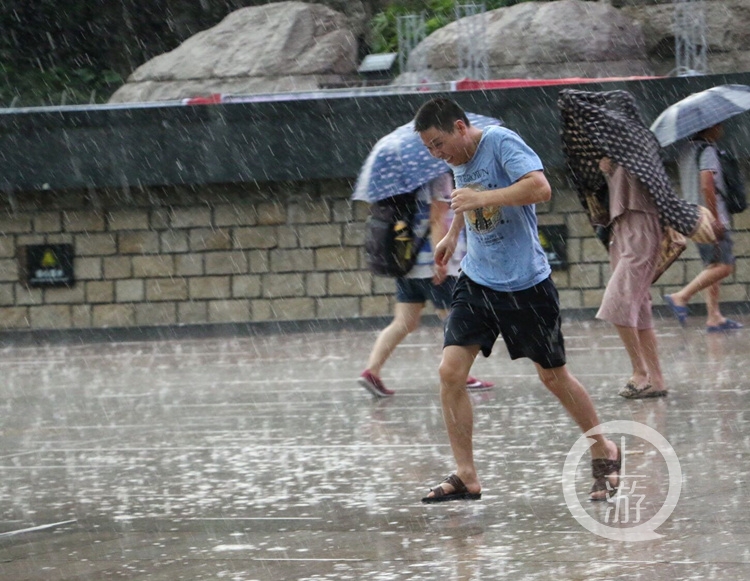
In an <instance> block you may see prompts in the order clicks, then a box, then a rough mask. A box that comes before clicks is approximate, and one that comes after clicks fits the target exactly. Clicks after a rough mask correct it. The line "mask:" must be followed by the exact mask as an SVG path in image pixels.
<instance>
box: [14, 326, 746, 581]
mask: <svg viewBox="0 0 750 581" xmlns="http://www.w3.org/2000/svg"><path fill="white" fill-rule="evenodd" d="M701 322H702V320H700V319H698V318H697V317H696V318H694V319H691V320H690V326H689V327H688V328H687V329H685V330H683V329H680V328H679V327H677V326H676V324H674V322H673V321H672V320H671V319H669V320H663V321H660V322H659V327H658V330H659V340H660V345H661V350H662V358H663V365H664V368H665V372H666V376H667V378H668V381H669V387H670V388H671V394H670V396H669V397H668V398H667V399H666V400H659V401H643V402H627V401H624V400H622V399H621V398H619V397H618V396H617V395H616V393H617V391H618V389H619V388H620V386H621V385H622V384H623V383H624V382H625V380H626V379H627V377H628V373H629V367H628V363H627V360H626V357H625V354H624V353H623V350H622V348H621V346H620V343H619V342H618V340H617V338H616V337H615V336H614V334H613V332H612V329H611V328H610V327H608V326H607V325H604V324H601V323H596V322H574V321H568V322H566V323H565V326H564V331H565V334H566V341H567V347H568V355H569V364H570V367H571V369H572V371H573V372H574V373H575V374H576V375H577V376H578V377H579V378H580V379H581V380H582V381H583V382H584V384H585V385H587V386H588V388H589V389H590V392H591V394H592V396H593V398H594V400H595V402H596V404H597V406H598V409H599V411H600V415H601V420H602V421H603V422H607V421H612V420H630V421H635V422H639V423H642V424H646V425H648V426H650V427H652V428H654V429H655V430H657V431H658V432H659V433H660V434H661V435H663V436H664V437H665V438H666V439H667V441H668V442H669V444H671V446H672V447H673V448H674V450H675V452H676V457H677V458H678V460H679V466H680V468H681V473H682V480H681V494H680V496H679V500H678V502H677V504H676V506H675V507H674V511H673V512H672V514H671V515H670V516H669V518H668V519H667V520H666V522H664V524H662V525H661V526H660V527H658V529H657V530H656V532H657V533H659V534H661V535H663V536H662V537H661V538H658V539H656V540H652V541H646V542H622V541H616V540H608V539H605V538H602V537H600V536H597V535H596V534H594V533H592V532H590V531H589V530H587V529H586V528H584V526H582V524H580V523H579V521H578V520H576V518H574V516H573V515H572V513H571V510H570V509H569V507H568V505H567V504H566V500H565V496H564V494H563V488H562V485H561V481H562V473H563V466H564V464H565V461H566V458H567V457H568V453H569V451H570V450H571V447H572V446H573V444H574V443H575V442H576V440H578V438H579V436H580V434H579V433H578V432H577V431H576V430H575V428H574V426H573V424H572V423H571V421H570V420H569V418H568V417H567V416H566V415H565V413H564V412H563V410H562V409H561V407H560V406H559V405H558V404H557V403H556V402H555V401H554V400H553V399H552V397H551V396H550V395H549V394H548V393H547V392H546V391H545V390H544V388H543V387H542V386H541V385H540V383H539V382H538V380H537V379H536V377H535V374H534V372H533V367H532V366H531V364H530V363H528V362H524V361H518V362H510V361H509V360H508V358H507V355H506V353H505V349H504V347H503V345H502V344H501V343H499V344H498V345H497V346H496V348H495V352H494V353H493V355H492V356H491V357H490V358H489V359H487V360H484V359H482V360H480V361H478V362H477V364H476V365H475V373H476V375H479V376H480V377H482V378H486V379H491V380H493V381H494V382H495V383H496V384H497V387H496V388H495V389H494V390H493V391H491V392H487V393H484V394H474V395H473V401H474V404H475V416H476V430H475V441H476V456H477V462H478V468H479V470H480V475H481V477H482V481H483V485H484V496H483V499H482V500H481V501H480V502H475V503H451V504H450V505H446V506H441V505H434V506H425V505H422V504H421V503H420V502H419V499H420V497H421V496H422V495H423V493H424V492H426V490H427V488H428V487H429V486H431V485H434V484H435V483H437V482H438V481H439V480H441V479H442V478H443V477H444V476H445V475H446V474H447V473H448V472H449V471H450V470H451V468H452V465H451V455H450V450H449V447H448V444H447V440H446V436H445V432H444V429H443V424H442V418H441V412H440V408H439V404H438V397H437V389H436V369H437V363H438V361H439V356H440V347H439V344H440V329H439V328H438V327H424V328H422V329H420V330H419V331H418V332H417V333H415V334H414V335H412V336H410V337H409V338H408V339H407V341H406V342H405V344H404V345H403V346H402V347H401V348H400V349H399V350H398V351H397V352H396V353H395V355H394V356H393V359H392V361H391V362H390V363H389V365H388V366H387V367H386V369H385V371H384V378H385V379H386V381H387V382H388V385H389V386H390V387H392V388H393V389H395V390H396V391H397V394H396V396H394V397H393V398H391V399H388V400H383V401H376V400H373V399H372V398H371V397H370V396H369V395H368V394H367V393H366V392H365V391H364V390H363V389H362V388H360V387H359V386H357V385H356V383H355V378H356V377H357V375H358V374H359V372H360V371H361V368H362V365H363V361H365V359H366V356H367V353H368V351H369V348H370V346H371V344H372V341H373V340H374V338H375V335H376V331H375V330H371V329H367V330H351V329H349V330H347V329H340V330H329V331H322V332H294V333H286V334H284V333H275V334H274V333H265V334H260V335H256V336H244V337H235V338H231V337H230V338H204V339H198V338H192V339H191V338H184V339H174V340H160V341H120V342H91V343H86V342H81V341H77V342H76V341H70V342H68V343H62V342H60V341H55V342H52V343H48V344H40V345H37V346H34V345H25V346H20V345H16V346H13V345H6V346H5V347H3V348H2V349H1V350H0V370H1V371H2V382H0V406H2V414H0V436H1V439H0V446H1V448H0V579H3V580H5V579H7V580H13V581H32V580H34V581H37V580H39V581H41V580H44V581H57V580H84V579H86V580H89V579H91V580H101V579H135V580H144V581H145V580H152V581H156V580H158V581H162V580H165V581H166V580H169V581H172V580H178V579H185V580H190V581H195V580H202V579H227V580H242V581H250V580H269V581H278V580H308V579H309V580H313V579H331V580H334V579H335V580H349V579H351V580H376V581H387V580H388V581H389V580H399V581H400V580H422V579H423V580H431V581H432V580H436V579H454V580H459V581H475V580H493V579H513V580H519V579H520V580H549V579H555V580H557V581H560V580H577V579H586V580H587V581H595V580H605V579H606V580H611V579H644V580H646V579H648V580H672V579H743V578H744V579H747V578H750V549H748V547H750V524H748V523H749V522H750V518H749V517H750V505H748V502H747V498H746V496H745V487H746V486H747V479H748V465H749V463H748V459H749V456H750V437H749V434H750V430H749V429H748V427H749V421H750V389H749V388H750V385H749V380H748V361H750V357H749V355H750V343H748V341H747V333H748V331H744V330H743V331H739V332H735V333H733V334H728V335H710V334H706V333H705V332H704V331H703V330H702V329H701V326H700V325H701ZM745 322H746V323H747V322H749V321H748V320H745ZM616 437H617V439H618V441H623V440H622V438H625V440H624V442H625V460H626V472H627V473H628V474H632V477H630V478H626V479H625V482H626V487H628V490H629V491H630V492H631V494H629V495H626V496H627V498H628V499H629V501H630V505H629V506H628V507H627V510H625V506H624V504H621V506H620V509H619V512H617V514H618V516H619V520H620V522H619V523H614V522H613V521H614V519H615V511H614V509H615V505H613V504H607V503H598V504H591V503H589V502H587V501H586V500H585V496H586V492H587V490H588V487H589V485H590V482H589V477H588V474H587V467H586V457H585V456H584V460H582V461H581V462H580V464H578V468H577V471H576V477H575V479H574V480H571V481H570V482H572V483H573V487H574V490H576V491H577V492H578V493H579V494H578V495H579V497H580V498H581V499H583V500H582V501H581V502H580V503H579V504H580V507H581V509H580V510H581V511H582V512H583V515H584V517H582V518H583V519H584V520H585V518H586V517H588V518H589V521H588V522H596V523H599V524H600V525H601V526H606V527H608V528H607V529H606V530H610V531H611V530H614V531H622V530H625V529H628V528H631V527H634V526H638V525H639V524H643V523H646V522H648V521H649V519H651V517H654V516H655V515H657V514H659V511H660V510H661V508H662V506H664V505H665V503H666V502H668V499H669V496H668V494H669V492H670V485H669V470H670V467H669V466H668V465H667V463H666V461H665V459H664V457H663V456H662V455H661V453H660V452H659V451H658V450H657V449H656V448H655V447H654V446H653V445H651V444H649V443H648V442H646V441H645V440H643V439H642V438H639V437H636V436H632V435H631V436H628V435H621V434H618V435H616ZM573 466H574V468H575V466H576V465H575V464H574V465H573ZM632 486H635V489H633V488H632ZM641 497H642V498H641ZM639 500H640V503H639V502H638V501H639ZM623 502H624V501H623ZM636 505H638V506H637V508H638V510H636ZM608 511H609V514H608ZM626 519H627V520H628V522H624V521H625V520H626Z"/></svg>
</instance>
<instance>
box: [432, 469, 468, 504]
mask: <svg viewBox="0 0 750 581" xmlns="http://www.w3.org/2000/svg"><path fill="white" fill-rule="evenodd" d="M443 483H447V484H450V485H451V486H452V487H453V492H445V489H444V488H443ZM430 492H432V493H433V496H425V497H424V498H423V499H422V502H424V503H425V504H430V503H433V502H446V501H448V500H479V499H480V498H482V493H481V492H469V491H468V490H467V489H466V485H465V484H464V482H463V480H461V479H460V478H459V477H458V476H457V475H456V474H451V475H450V476H448V478H446V479H445V480H443V482H441V483H440V484H438V485H437V486H436V487H435V488H430Z"/></svg>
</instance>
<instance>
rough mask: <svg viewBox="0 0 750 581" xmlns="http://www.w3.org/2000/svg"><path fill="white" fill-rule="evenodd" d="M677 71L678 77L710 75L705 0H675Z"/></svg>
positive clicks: (675, 70)
mask: <svg viewBox="0 0 750 581" xmlns="http://www.w3.org/2000/svg"><path fill="white" fill-rule="evenodd" d="M673 27H674V28H673V32H674V41H675V69H674V73H675V74H676V75H677V76H680V77H685V76H690V75H704V74H707V73H708V58H707V45H708V42H707V41H706V18H705V12H704V8H703V0H674V23H673Z"/></svg>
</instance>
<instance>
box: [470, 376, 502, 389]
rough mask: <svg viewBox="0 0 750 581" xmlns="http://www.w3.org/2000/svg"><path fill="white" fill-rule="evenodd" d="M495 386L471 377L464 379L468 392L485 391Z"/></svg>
mask: <svg viewBox="0 0 750 581" xmlns="http://www.w3.org/2000/svg"><path fill="white" fill-rule="evenodd" d="M494 386H495V384H494V383H492V382H491V381H482V380H481V379H477V378H476V377H472V376H471V375H470V376H469V377H467V378H466V389H468V390H470V391H487V390H488V389H492V388H493V387H494Z"/></svg>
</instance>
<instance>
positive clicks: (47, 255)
mask: <svg viewBox="0 0 750 581" xmlns="http://www.w3.org/2000/svg"><path fill="white" fill-rule="evenodd" d="M39 265H40V266H41V267H42V268H54V267H56V266H57V265H58V262H57V256H55V253H54V252H52V249H51V248H47V249H46V250H45V251H44V255H43V256H42V260H41V262H40V264H39Z"/></svg>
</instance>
